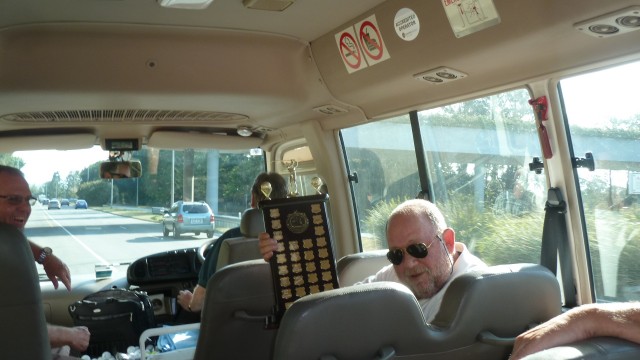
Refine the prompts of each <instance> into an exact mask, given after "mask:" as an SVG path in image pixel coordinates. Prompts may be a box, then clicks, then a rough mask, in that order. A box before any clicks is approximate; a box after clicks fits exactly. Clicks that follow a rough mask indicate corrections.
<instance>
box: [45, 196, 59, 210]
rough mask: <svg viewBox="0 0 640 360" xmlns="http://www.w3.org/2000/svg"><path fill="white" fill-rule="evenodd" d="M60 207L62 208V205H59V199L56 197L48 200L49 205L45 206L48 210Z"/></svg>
mask: <svg viewBox="0 0 640 360" xmlns="http://www.w3.org/2000/svg"><path fill="white" fill-rule="evenodd" d="M61 208H62V205H60V200H58V199H52V200H49V206H48V207H47V209H49V210H51V209H58V210H60V209H61Z"/></svg>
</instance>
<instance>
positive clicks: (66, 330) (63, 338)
mask: <svg viewBox="0 0 640 360" xmlns="http://www.w3.org/2000/svg"><path fill="white" fill-rule="evenodd" d="M47 330H48V333H49V341H50V343H51V347H52V348H58V347H61V346H64V345H68V346H70V347H71V348H72V349H73V350H76V351H79V352H83V351H85V350H87V347H89V339H90V338H91V333H90V332H89V329H88V328H87V327H86V326H75V327H64V326H58V325H50V324H49V325H48V326H47Z"/></svg>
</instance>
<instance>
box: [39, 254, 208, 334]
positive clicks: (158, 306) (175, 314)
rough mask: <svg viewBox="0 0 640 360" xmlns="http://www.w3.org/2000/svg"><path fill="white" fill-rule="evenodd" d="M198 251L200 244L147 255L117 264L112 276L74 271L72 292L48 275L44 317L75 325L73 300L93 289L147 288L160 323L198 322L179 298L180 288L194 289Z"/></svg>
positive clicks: (44, 285)
mask: <svg viewBox="0 0 640 360" xmlns="http://www.w3.org/2000/svg"><path fill="white" fill-rule="evenodd" d="M197 253H198V248H187V249H181V250H171V251H166V252H161V253H156V254H152V255H148V256H145V257H142V258H139V259H137V260H135V261H134V262H132V263H131V264H128V265H126V264H122V265H117V266H114V267H113V270H112V273H111V276H109V277H105V278H96V276H95V275H93V274H83V275H76V274H73V275H72V291H71V292H67V291H66V290H65V289H64V286H63V285H61V286H62V289H61V288H58V289H57V290H56V289H54V288H53V285H52V284H51V282H50V281H49V279H47V278H44V279H41V282H40V288H41V292H42V302H43V306H44V311H45V318H46V320H47V322H48V323H52V324H57V325H63V326H73V321H72V319H71V316H70V315H69V311H68V306H69V305H70V304H72V303H74V302H75V301H78V300H82V299H83V298H84V297H85V296H87V295H89V294H92V293H94V292H98V291H101V290H107V289H111V288H114V287H116V288H125V289H126V288H133V289H136V290H141V291H145V292H146V293H147V294H148V295H149V297H150V300H151V303H152V304H153V308H154V313H155V315H156V321H157V323H158V324H159V325H162V324H177V323H193V322H199V321H200V317H199V314H193V313H188V312H186V311H182V312H181V311H180V306H179V305H178V304H177V301H176V298H177V296H178V294H179V292H180V290H185V289H188V290H193V288H194V286H195V285H196V283H197V281H198V273H199V271H200V267H201V266H202V264H201V263H200V260H199V259H198V255H197Z"/></svg>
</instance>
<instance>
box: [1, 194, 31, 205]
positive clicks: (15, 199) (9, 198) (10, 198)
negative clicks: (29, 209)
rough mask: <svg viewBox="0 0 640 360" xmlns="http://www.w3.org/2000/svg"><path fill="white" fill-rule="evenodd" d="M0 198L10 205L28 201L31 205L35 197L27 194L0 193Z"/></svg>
mask: <svg viewBox="0 0 640 360" xmlns="http://www.w3.org/2000/svg"><path fill="white" fill-rule="evenodd" d="M0 199H5V201H6V202H8V203H9V204H11V205H20V204H22V203H23V202H26V203H29V205H31V206H33V205H35V204H36V201H38V199H36V198H35V197H33V195H29V196H20V195H0Z"/></svg>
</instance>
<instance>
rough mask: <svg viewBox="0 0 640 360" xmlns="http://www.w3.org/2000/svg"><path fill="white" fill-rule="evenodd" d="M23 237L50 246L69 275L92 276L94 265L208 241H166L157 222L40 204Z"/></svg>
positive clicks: (201, 238) (192, 238) (185, 238)
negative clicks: (64, 264)
mask: <svg viewBox="0 0 640 360" xmlns="http://www.w3.org/2000/svg"><path fill="white" fill-rule="evenodd" d="M25 235H26V236H27V237H28V238H29V239H30V240H32V241H33V242H35V243H36V244H38V245H41V246H49V247H51V248H52V249H53V251H54V254H55V255H56V256H58V257H59V258H61V259H62V260H63V261H64V262H65V263H66V264H67V265H68V266H69V268H70V270H71V273H72V274H89V273H94V271H95V265H105V264H126V263H131V262H133V261H135V260H136V259H138V258H141V257H143V256H146V255H150V254H155V253H159V252H164V251H168V250H175V249H184V248H191V247H198V246H200V245H201V244H202V243H203V242H205V241H207V240H210V239H207V237H206V235H205V234H200V236H194V235H192V234H186V235H183V236H182V237H181V238H180V239H173V238H172V237H166V238H165V237H163V236H162V226H161V225H160V224H158V223H152V222H147V221H142V220H137V219H133V218H128V217H122V216H117V215H112V214H109V213H104V212H101V211H96V210H91V209H77V210H76V209H74V208H71V207H67V206H63V207H62V209H60V210H47V208H46V206H42V205H39V204H37V205H34V206H33V210H32V213H31V217H30V219H29V221H28V223H27V226H26V227H25ZM39 270H41V269H39Z"/></svg>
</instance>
